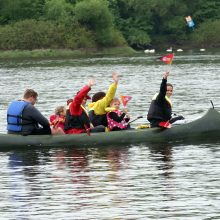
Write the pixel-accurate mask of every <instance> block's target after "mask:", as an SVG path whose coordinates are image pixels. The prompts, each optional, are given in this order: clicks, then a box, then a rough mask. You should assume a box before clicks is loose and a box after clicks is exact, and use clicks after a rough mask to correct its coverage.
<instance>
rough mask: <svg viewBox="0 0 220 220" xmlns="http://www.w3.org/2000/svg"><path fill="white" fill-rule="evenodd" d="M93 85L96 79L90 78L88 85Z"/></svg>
mask: <svg viewBox="0 0 220 220" xmlns="http://www.w3.org/2000/svg"><path fill="white" fill-rule="evenodd" d="M93 85H95V80H94V79H90V80H89V81H88V87H90V88H91V87H92V86H93Z"/></svg>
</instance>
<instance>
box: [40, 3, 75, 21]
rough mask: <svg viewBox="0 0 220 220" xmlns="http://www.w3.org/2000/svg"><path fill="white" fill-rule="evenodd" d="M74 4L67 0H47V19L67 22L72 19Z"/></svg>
mask: <svg viewBox="0 0 220 220" xmlns="http://www.w3.org/2000/svg"><path fill="white" fill-rule="evenodd" d="M72 14H73V6H72V5H71V4H70V3H66V1H65V0H46V3H45V15H44V17H45V19H46V20H51V21H54V22H57V23H67V22H68V21H69V20H71V16H72Z"/></svg>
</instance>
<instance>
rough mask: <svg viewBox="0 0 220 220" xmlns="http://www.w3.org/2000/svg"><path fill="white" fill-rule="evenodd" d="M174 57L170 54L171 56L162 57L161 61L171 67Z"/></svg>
mask: <svg viewBox="0 0 220 220" xmlns="http://www.w3.org/2000/svg"><path fill="white" fill-rule="evenodd" d="M173 57H174V54H173V53H170V54H167V55H166V56H163V57H160V58H159V59H160V60H162V61H163V62H164V63H166V64H170V65H171V64H172V61H173Z"/></svg>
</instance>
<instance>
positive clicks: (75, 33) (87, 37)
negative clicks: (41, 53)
mask: <svg viewBox="0 0 220 220" xmlns="http://www.w3.org/2000/svg"><path fill="white" fill-rule="evenodd" d="M81 36H82V37H81ZM93 46H95V43H94V40H93V38H92V35H91V34H90V33H89V32H88V31H86V30H85V29H84V28H82V27H80V26H77V24H75V25H73V26H72V27H71V29H70V27H68V28H67V27H66V26H65V25H62V24H60V25H55V24H54V23H53V22H44V21H36V20H24V21H20V22H17V23H15V24H14V25H7V26H4V27H1V28H0V49H2V50H15V49H21V50H33V49H43V48H44V49H45V48H55V49H57V48H71V49H77V48H81V47H82V48H86V47H93Z"/></svg>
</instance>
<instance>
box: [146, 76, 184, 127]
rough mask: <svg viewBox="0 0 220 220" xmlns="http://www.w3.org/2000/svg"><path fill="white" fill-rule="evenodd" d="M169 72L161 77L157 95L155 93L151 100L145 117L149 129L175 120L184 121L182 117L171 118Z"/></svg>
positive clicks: (171, 92) (171, 86) (171, 87)
mask: <svg viewBox="0 0 220 220" xmlns="http://www.w3.org/2000/svg"><path fill="white" fill-rule="evenodd" d="M168 76H169V72H165V73H164V75H163V79H162V83H161V85H160V91H159V93H156V94H155V95H154V97H153V98H152V101H151V104H150V108H149V111H148V115H147V120H148V121H149V122H150V125H151V127H160V123H161V122H162V123H163V122H169V123H174V122H175V121H177V120H182V119H184V117H183V116H177V117H175V118H172V101H171V99H170V97H171V96H172V95H173V85H172V84H170V83H167V78H168Z"/></svg>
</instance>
